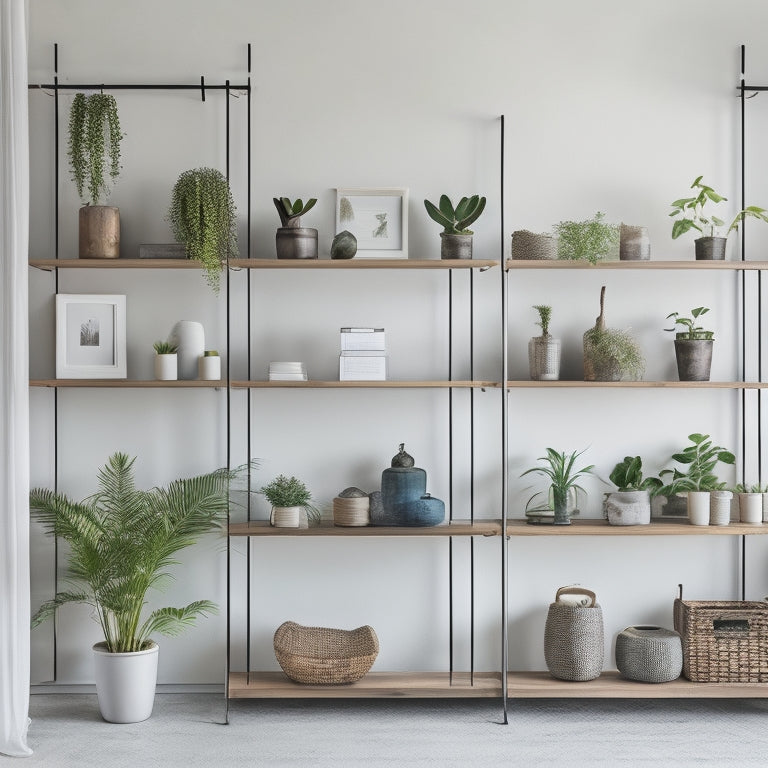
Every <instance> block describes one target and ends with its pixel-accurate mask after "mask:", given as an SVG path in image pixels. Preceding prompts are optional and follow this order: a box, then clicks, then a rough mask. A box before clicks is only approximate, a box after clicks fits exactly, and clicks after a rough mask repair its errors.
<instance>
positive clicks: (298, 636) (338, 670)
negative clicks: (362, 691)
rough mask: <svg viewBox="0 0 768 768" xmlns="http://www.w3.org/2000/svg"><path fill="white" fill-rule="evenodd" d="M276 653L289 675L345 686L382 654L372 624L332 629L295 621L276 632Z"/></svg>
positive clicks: (300, 680) (310, 682)
mask: <svg viewBox="0 0 768 768" xmlns="http://www.w3.org/2000/svg"><path fill="white" fill-rule="evenodd" d="M274 646H275V656H276V657H277V661H278V663H279V664H280V666H281V667H282V669H283V672H285V674H286V675H288V677H290V678H291V680H293V681H294V682H297V683H304V684H305V685H343V684H345V683H353V682H355V680H359V679H360V678H361V677H363V675H365V674H366V673H367V672H368V671H369V670H370V668H371V667H372V666H373V662H374V661H376V656H378V654H379V639H378V638H377V637H376V633H375V632H374V631H373V628H372V627H369V626H367V625H366V626H364V627H358V628H357V629H351V630H346V629H329V628H326V627H303V626H301V625H300V624H296V623H295V622H293V621H286V622H284V623H283V624H281V625H280V626H279V627H278V628H277V631H276V632H275V638H274Z"/></svg>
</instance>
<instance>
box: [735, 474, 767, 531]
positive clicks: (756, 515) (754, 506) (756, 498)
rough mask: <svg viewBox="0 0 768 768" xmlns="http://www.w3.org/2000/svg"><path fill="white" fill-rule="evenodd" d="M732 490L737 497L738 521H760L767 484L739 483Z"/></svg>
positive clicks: (751, 522) (753, 522)
mask: <svg viewBox="0 0 768 768" xmlns="http://www.w3.org/2000/svg"><path fill="white" fill-rule="evenodd" d="M733 492H734V493H735V494H738V497H739V521H740V522H742V523H750V524H757V523H762V522H763V501H764V498H765V495H766V494H768V485H761V484H760V483H756V484H755V485H744V484H743V483H739V484H738V485H736V486H734V488H733Z"/></svg>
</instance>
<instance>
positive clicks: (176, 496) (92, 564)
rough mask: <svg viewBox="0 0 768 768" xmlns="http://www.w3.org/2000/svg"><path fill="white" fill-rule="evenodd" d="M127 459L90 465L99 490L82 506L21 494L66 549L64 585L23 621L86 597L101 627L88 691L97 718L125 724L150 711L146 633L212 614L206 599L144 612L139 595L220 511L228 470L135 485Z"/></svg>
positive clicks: (152, 646)
mask: <svg viewBox="0 0 768 768" xmlns="http://www.w3.org/2000/svg"><path fill="white" fill-rule="evenodd" d="M134 461H135V458H129V457H128V456H127V455H125V454H123V453H115V454H113V455H112V456H110V457H109V459H108V461H107V464H106V465H105V466H104V467H102V468H101V469H100V471H99V480H98V486H99V489H98V491H97V492H96V493H95V494H94V495H93V496H90V497H89V498H87V499H85V500H84V501H81V502H75V501H72V500H71V499H69V498H68V497H67V496H65V495H64V494H62V493H59V492H56V491H51V490H48V489H39V488H38V489H33V490H32V491H31V492H30V510H31V513H32V517H33V518H34V519H36V520H39V521H40V522H41V523H42V524H43V526H44V527H45V529H46V531H47V532H48V533H50V534H52V535H55V536H57V537H58V538H59V539H62V540H64V541H66V542H67V544H68V545H69V555H68V558H69V560H68V571H69V581H70V583H71V585H72V587H71V590H66V591H61V592H59V593H58V594H56V595H55V597H54V598H53V599H52V600H50V601H48V602H45V603H43V604H42V605H41V606H40V608H39V609H38V610H37V612H36V613H35V615H34V616H33V618H32V626H33V627H34V626H37V625H38V624H40V623H41V622H42V621H43V620H44V619H46V618H48V617H50V616H52V615H53V614H54V613H55V612H56V611H57V610H58V609H59V608H61V607H62V606H64V605H66V604H67V603H85V604H86V605H90V606H91V607H92V608H93V615H94V617H95V619H96V620H97V621H98V623H99V624H100V625H101V629H102V632H103V633H104V640H103V641H102V642H99V643H96V645H94V647H93V650H94V657H95V664H96V692H97V694H98V700H99V708H100V710H101V713H102V716H103V717H104V719H105V720H107V721H109V722H116V723H132V722H139V721H141V720H146V719H147V718H148V717H149V716H150V714H151V713H152V705H153V702H154V696H155V685H156V678H157V657H158V646H157V643H156V642H155V641H154V640H153V639H152V635H153V634H155V633H160V634H164V635H177V634H179V633H181V632H182V631H183V630H184V629H186V628H187V627H190V626H192V625H193V624H194V622H195V620H196V618H197V617H198V616H205V615H208V614H211V613H214V612H215V610H216V606H215V605H214V603H212V602H211V601H209V600H197V601H195V602H192V603H190V604H189V605H186V606H184V607H182V608H173V607H169V608H159V609H156V610H154V611H152V612H151V613H150V614H149V615H148V616H147V615H145V611H144V608H145V604H146V596H147V592H148V590H149V589H150V587H157V586H158V585H159V584H160V583H161V582H162V581H167V580H168V579H169V578H171V573H170V572H169V570H168V566H170V565H172V564H174V563H175V562H176V560H175V556H176V553H177V552H178V551H179V550H181V549H184V548H185V547H189V546H191V545H192V544H194V543H195V541H196V540H197V539H198V538H199V537H200V536H202V535H203V534H206V533H208V532H211V531H214V530H216V529H217V528H219V527H220V525H221V521H222V520H223V519H224V518H225V517H226V513H227V506H228V488H229V480H230V479H231V478H232V477H233V472H231V471H229V470H226V469H219V470H216V471H214V472H211V473H209V474H206V475H200V476H198V477H192V478H188V479H185V480H176V481H174V482H173V483H171V484H170V485H169V486H168V487H167V488H153V489H152V490H149V491H143V490H139V489H137V488H136V486H135V484H134V476H133V464H134Z"/></svg>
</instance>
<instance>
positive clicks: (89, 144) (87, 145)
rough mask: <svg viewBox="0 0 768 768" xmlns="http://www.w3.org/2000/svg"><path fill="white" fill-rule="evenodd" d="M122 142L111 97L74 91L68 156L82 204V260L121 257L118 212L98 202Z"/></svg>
mask: <svg viewBox="0 0 768 768" xmlns="http://www.w3.org/2000/svg"><path fill="white" fill-rule="evenodd" d="M122 140H123V133H122V130H121V129H120V117H119V115H118V111H117V102H116V101H115V97H114V96H111V95H110V94H107V93H91V94H89V95H87V96H86V95H85V94H84V93H76V94H75V96H74V98H73V99H72V107H71V109H70V112H69V139H68V145H67V156H68V157H69V163H70V170H71V172H72V179H73V181H74V182H75V186H76V188H77V194H78V195H79V197H80V199H81V201H82V203H83V205H82V208H80V213H79V237H78V240H79V249H78V254H79V256H80V258H81V259H116V258H118V257H119V256H120V209H119V208H116V207H114V206H109V205H101V204H100V201H101V200H105V199H106V198H107V197H108V196H109V193H110V181H111V182H114V181H116V180H117V177H118V176H119V175H120V169H121V166H120V144H121V142H122ZM86 193H87V194H86Z"/></svg>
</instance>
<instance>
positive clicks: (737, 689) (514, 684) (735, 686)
mask: <svg viewBox="0 0 768 768" xmlns="http://www.w3.org/2000/svg"><path fill="white" fill-rule="evenodd" d="M507 685H508V693H509V697H510V698H514V699H550V698H555V699H576V698H578V699H589V698H592V699H748V698H761V699H762V698H768V684H765V683H692V682H690V681H689V680H686V679H685V678H684V677H680V678H678V679H677V680H673V681H672V682H669V683H638V682H635V681H633V680H625V679H624V678H622V677H621V676H620V675H619V673H618V672H603V674H602V675H600V677H598V678H597V680H590V681H589V682H586V683H574V682H568V681H566V680H556V679H555V678H554V677H552V676H551V675H550V674H549V672H510V673H509V674H508V675H507Z"/></svg>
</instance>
